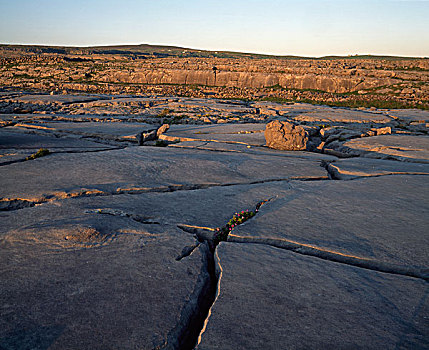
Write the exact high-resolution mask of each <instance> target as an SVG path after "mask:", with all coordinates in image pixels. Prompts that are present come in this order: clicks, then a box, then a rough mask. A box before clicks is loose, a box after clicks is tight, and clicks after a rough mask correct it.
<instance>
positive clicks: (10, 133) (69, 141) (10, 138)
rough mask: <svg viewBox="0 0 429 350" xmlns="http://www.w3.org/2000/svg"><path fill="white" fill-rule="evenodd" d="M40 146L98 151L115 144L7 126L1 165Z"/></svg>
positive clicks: (0, 141) (1, 136) (0, 142)
mask: <svg viewBox="0 0 429 350" xmlns="http://www.w3.org/2000/svg"><path fill="white" fill-rule="evenodd" d="M40 148H44V149H48V150H49V151H50V152H51V153H52V152H96V151H101V150H106V149H113V148H114V147H113V146H109V145H106V144H100V143H96V142H92V141H89V140H83V139H78V138H76V137H74V138H73V137H62V138H56V137H55V136H54V135H53V134H48V133H45V135H41V134H29V133H27V132H25V131H23V130H19V129H16V128H11V127H6V128H1V129H0V165H7V164H10V163H13V162H17V161H23V160H25V158H26V157H28V156H30V155H32V154H34V153H36V152H37V151H38V150H39V149H40Z"/></svg>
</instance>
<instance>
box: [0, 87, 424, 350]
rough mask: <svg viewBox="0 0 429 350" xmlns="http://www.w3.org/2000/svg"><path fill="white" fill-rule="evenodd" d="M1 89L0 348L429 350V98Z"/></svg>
mask: <svg viewBox="0 0 429 350" xmlns="http://www.w3.org/2000/svg"><path fill="white" fill-rule="evenodd" d="M0 100H1V101H0V102H2V104H1V106H2V107H1V109H0V210H1V211H0V221H1V225H0V276H1V277H0V295H1V298H2V303H1V304H0V315H1V317H0V347H1V348H2V349H3V348H5V349H46V348H50V349H64V348H67V349H83V348H91V349H117V348H121V349H136V348H137V349H193V348H195V347H197V348H198V349H229V348H237V349H261V348H265V349H280V348H290V349H302V348H321V349H332V348H385V349H425V348H427V347H428V346H429V343H428V342H429V339H428V336H427V334H428V332H427V330H428V329H429V325H428V320H427V313H428V299H427V295H428V286H427V281H428V278H429V272H428V265H429V261H428V250H427V247H428V246H429V235H428V230H427V227H428V226H429V225H428V224H429V221H428V217H429V201H428V198H429V192H428V188H429V168H428V164H427V163H428V162H429V156H428V154H429V151H428V147H429V146H428V143H427V137H428V136H427V122H428V120H429V114H428V113H427V112H424V111H416V110H375V109H373V110H368V109H362V110H358V109H344V108H330V107H324V106H312V105H308V104H290V105H281V104H277V103H272V102H244V101H233V100H232V101H229V100H215V99H203V98H199V99H192V98H182V97H162V98H155V97H148V96H146V97H137V96H117V95H115V96H114V95H107V94H104V95H78V94H76V95H48V94H31V93H28V92H26V93H23V92H14V91H9V92H2V94H1V95H0ZM15 109H16V111H15V112H13V111H14V110H15ZM276 120H278V121H287V122H289V123H292V124H294V125H297V126H302V127H303V128H305V130H307V132H308V133H309V134H310V133H311V137H312V138H316V139H318V140H319V142H320V144H319V146H318V147H317V148H315V149H314V150H313V151H312V152H308V151H279V150H275V149H271V148H268V147H267V146H266V140H265V137H264V131H265V128H266V124H267V123H269V122H271V121H276ZM163 124H169V125H170V128H169V129H168V130H167V131H165V132H164V133H163V134H162V135H157V138H155V139H154V140H152V141H150V142H142V141H141V139H142V137H143V136H142V135H144V134H147V133H151V132H155V133H156V130H157V129H158V128H159V127H160V126H161V125H163ZM382 133H383V134H382ZM242 211H244V212H246V211H249V212H253V214H255V215H254V216H253V217H252V218H251V219H249V220H247V221H245V222H241V223H239V224H238V225H237V226H235V225H234V227H232V226H227V224H228V222H229V220H230V219H231V218H232V217H233V216H234V215H236V213H240V212H242ZM225 227H231V232H230V234H229V236H228V238H227V239H226V241H222V242H220V244H219V245H218V243H219V239H218V236H217V233H216V232H218V231H216V228H219V229H221V228H225Z"/></svg>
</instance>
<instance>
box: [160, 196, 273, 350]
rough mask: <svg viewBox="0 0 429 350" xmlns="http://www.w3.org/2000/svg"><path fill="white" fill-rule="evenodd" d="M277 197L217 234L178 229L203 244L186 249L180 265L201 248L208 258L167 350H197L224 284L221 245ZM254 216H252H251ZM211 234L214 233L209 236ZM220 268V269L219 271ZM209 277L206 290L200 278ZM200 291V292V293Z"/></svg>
mask: <svg viewBox="0 0 429 350" xmlns="http://www.w3.org/2000/svg"><path fill="white" fill-rule="evenodd" d="M273 198H274V197H272V198H269V199H266V200H263V201H260V202H258V203H257V204H256V205H255V208H254V210H243V211H241V212H237V213H235V214H234V215H233V217H232V218H231V219H230V220H229V221H228V222H227V223H226V224H225V225H224V226H223V227H221V228H217V229H215V230H212V229H208V228H198V227H196V226H190V225H178V227H179V228H180V229H182V230H183V231H185V232H188V233H193V234H195V235H196V237H197V239H198V241H199V243H198V244H196V245H195V246H187V247H185V248H183V250H182V253H181V254H180V255H179V256H178V257H177V258H176V260H178V261H180V260H181V259H183V258H184V257H186V256H189V255H190V254H191V253H192V252H193V251H194V250H195V249H196V248H197V247H198V246H199V245H202V246H203V247H205V248H204V249H205V257H204V259H203V266H202V273H201V274H200V276H199V278H198V282H197V286H196V288H195V289H194V292H193V294H192V296H191V298H190V301H189V302H188V303H187V304H186V305H185V306H184V307H183V310H182V313H181V318H180V321H179V324H178V326H176V328H175V329H174V330H173V331H172V332H170V334H169V336H168V340H167V342H166V344H165V346H164V347H163V349H183V350H191V349H194V348H195V347H196V346H198V344H199V343H200V342H201V338H202V336H203V334H204V332H205V330H206V327H207V324H208V322H209V319H210V316H211V310H212V308H213V305H214V304H215V302H216V300H217V298H218V296H219V293H220V280H221V276H222V267H221V266H220V261H219V257H218V256H217V251H216V247H217V246H218V244H219V243H220V242H221V241H226V240H227V238H228V235H229V233H230V232H231V231H232V230H233V229H234V228H235V227H236V226H239V225H241V224H243V223H244V222H246V221H247V220H249V219H251V218H252V217H253V216H255V215H256V213H257V212H258V211H259V208H260V207H261V206H262V205H264V204H265V203H267V202H269V201H271V200H273ZM250 213H251V214H250ZM206 232H207V233H208V232H210V233H211V235H210V234H207V233H206ZM216 266H217V267H218V268H216ZM205 273H206V274H207V275H206V277H205V280H204V286H202V287H201V286H200V287H199V285H201V281H200V277H201V276H202V275H204V274H205ZM197 291H199V292H198V293H197Z"/></svg>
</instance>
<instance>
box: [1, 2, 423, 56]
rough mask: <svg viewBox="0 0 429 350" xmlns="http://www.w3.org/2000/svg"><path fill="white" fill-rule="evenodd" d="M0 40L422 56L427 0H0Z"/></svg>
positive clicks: (32, 42)
mask: <svg viewBox="0 0 429 350" xmlns="http://www.w3.org/2000/svg"><path fill="white" fill-rule="evenodd" d="M0 43H17V44H45V45H69V46H91V45H107V44H140V43H147V44H170V45H177V46H183V47H191V48H197V49H207V50H230V51H245V52H257V53H269V54H280V55H304V56H323V55H330V54H336V55H349V54H384V55H401V56H426V57H429V0H295V1H292V0H217V1H213V0H181V1H179V0H140V1H138V0H69V1H63V0H0Z"/></svg>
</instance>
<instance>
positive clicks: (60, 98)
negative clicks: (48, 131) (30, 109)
mask: <svg viewBox="0 0 429 350" xmlns="http://www.w3.org/2000/svg"><path fill="white" fill-rule="evenodd" d="M106 98H107V96H106V95H94V94H92V95H86V96H85V95H70V94H64V95H48V94H46V95H45V94H40V95H37V94H34V95H33V94H25V95H21V96H19V97H15V98H13V99H14V100H15V101H18V102H31V103H36V104H46V103H55V104H69V103H79V102H80V103H83V102H90V101H95V100H102V99H106Z"/></svg>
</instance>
